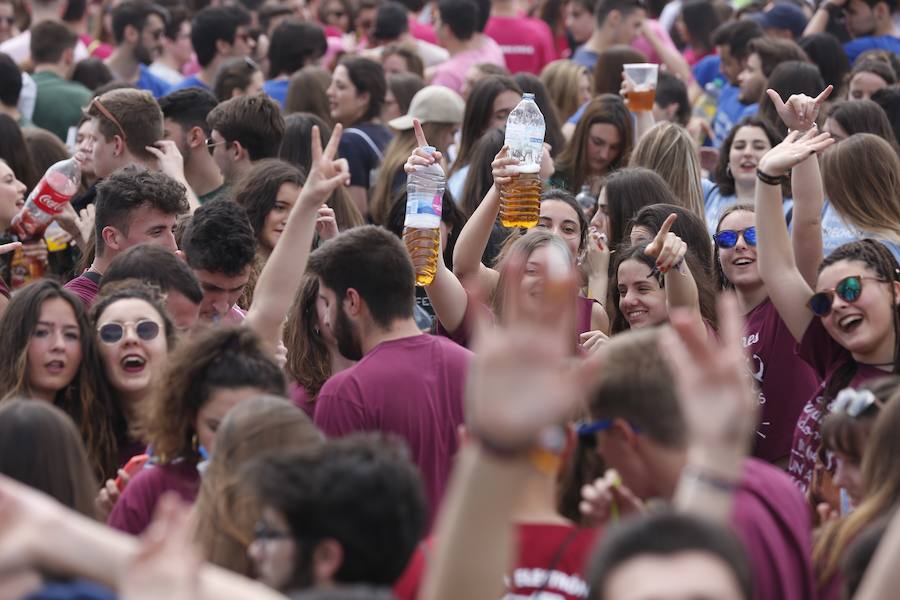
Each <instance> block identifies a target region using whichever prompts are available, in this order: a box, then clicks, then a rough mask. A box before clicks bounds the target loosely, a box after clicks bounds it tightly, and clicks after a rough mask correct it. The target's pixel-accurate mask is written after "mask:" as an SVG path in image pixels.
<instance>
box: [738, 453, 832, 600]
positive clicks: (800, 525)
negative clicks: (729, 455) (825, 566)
mask: <svg viewBox="0 0 900 600" xmlns="http://www.w3.org/2000/svg"><path fill="white" fill-rule="evenodd" d="M731 518H732V526H733V527H734V530H735V532H736V533H737V536H738V538H739V539H740V540H741V542H743V545H744V548H745V549H746V550H747V555H748V557H749V558H750V568H751V571H752V574H753V597H754V599H756V600H771V599H772V598H781V599H783V600H806V599H807V598H815V597H816V584H815V578H814V576H813V567H812V560H811V556H812V522H811V515H810V512H809V508H808V507H807V504H806V501H805V500H804V498H803V495H802V494H801V493H800V491H799V490H798V489H797V487H796V486H795V485H793V483H792V482H791V479H790V477H788V476H787V475H786V474H785V473H784V471H782V470H780V469H777V468H775V467H774V466H772V465H770V464H768V463H765V462H763V461H761V460H757V459H754V458H750V459H747V460H746V461H745V462H744V471H743V474H742V476H741V481H740V483H739V487H738V489H737V491H736V492H735V496H734V507H733V509H732V517H731Z"/></svg>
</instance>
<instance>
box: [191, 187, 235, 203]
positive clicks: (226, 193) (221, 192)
mask: <svg viewBox="0 0 900 600" xmlns="http://www.w3.org/2000/svg"><path fill="white" fill-rule="evenodd" d="M230 195H231V186H230V185H228V184H227V183H223V184H222V185H220V186H219V187H217V188H216V189H214V190H213V191H211V192H209V193H208V194H203V195H202V196H198V197H197V201H198V202H200V204H206V203H207V202H209V201H210V200H216V199H217V198H227V197H230Z"/></svg>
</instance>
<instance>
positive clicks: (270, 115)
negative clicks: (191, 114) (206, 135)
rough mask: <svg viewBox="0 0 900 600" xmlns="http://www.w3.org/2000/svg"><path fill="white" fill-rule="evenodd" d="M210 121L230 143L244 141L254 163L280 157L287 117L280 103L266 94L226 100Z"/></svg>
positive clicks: (208, 118) (216, 109) (217, 108)
mask: <svg viewBox="0 0 900 600" xmlns="http://www.w3.org/2000/svg"><path fill="white" fill-rule="evenodd" d="M206 122H207V123H209V126H210V128H211V129H215V130H216V131H218V132H219V133H220V134H222V137H223V138H225V141H226V142H228V143H229V144H231V143H233V142H240V144H241V146H243V147H244V148H245V149H246V150H247V154H249V155H250V160H252V161H253V160H260V159H263V158H275V157H276V156H278V148H280V147H281V139H282V137H284V117H283V116H281V108H279V106H278V103H277V102H275V101H274V100H272V99H271V98H269V97H268V96H266V95H265V94H257V95H255V96H240V97H238V98H232V99H230V100H226V101H224V102H222V103H221V104H219V105H218V106H216V107H215V108H214V109H213V110H212V111H211V112H210V113H209V116H208V117H207V118H206Z"/></svg>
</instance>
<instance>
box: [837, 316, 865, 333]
mask: <svg viewBox="0 0 900 600" xmlns="http://www.w3.org/2000/svg"><path fill="white" fill-rule="evenodd" d="M862 322H863V318H862V315H847V316H846V317H842V318H841V319H839V320H838V322H837V325H838V327H840V329H841V331H843V332H845V333H849V332H851V331H853V330H854V329H857V328H858V327H859V326H860V325H862Z"/></svg>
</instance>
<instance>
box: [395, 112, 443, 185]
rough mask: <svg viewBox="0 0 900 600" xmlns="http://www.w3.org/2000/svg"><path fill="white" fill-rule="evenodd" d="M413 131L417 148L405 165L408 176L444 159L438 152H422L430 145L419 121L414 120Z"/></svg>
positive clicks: (404, 168)
mask: <svg viewBox="0 0 900 600" xmlns="http://www.w3.org/2000/svg"><path fill="white" fill-rule="evenodd" d="M413 131H415V133H416V148H415V150H413V152H412V154H410V155H409V158H408V159H406V164H404V165H403V170H404V171H405V172H406V174H407V175H408V174H410V173H412V172H413V171H415V170H416V169H417V168H419V167H427V166H429V165H433V164H434V163H436V162H440V160H441V159H442V158H443V157H444V155H443V154H441V153H440V152H439V151H438V150H435V151H434V152H432V153H431V154H428V153H427V152H425V151H424V150H422V148H423V147H424V146H428V145H429V144H428V140H427V139H425V132H424V131H422V124H421V123H419V120H418V119H413Z"/></svg>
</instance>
